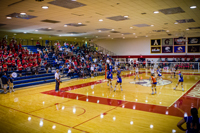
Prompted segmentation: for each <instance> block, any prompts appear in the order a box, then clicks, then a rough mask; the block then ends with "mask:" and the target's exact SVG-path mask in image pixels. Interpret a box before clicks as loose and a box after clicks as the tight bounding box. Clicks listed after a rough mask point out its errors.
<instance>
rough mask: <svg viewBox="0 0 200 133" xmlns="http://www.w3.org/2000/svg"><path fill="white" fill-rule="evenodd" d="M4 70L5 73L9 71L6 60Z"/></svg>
mask: <svg viewBox="0 0 200 133" xmlns="http://www.w3.org/2000/svg"><path fill="white" fill-rule="evenodd" d="M3 71H4V72H5V73H7V71H8V66H7V64H6V63H5V62H4V63H3Z"/></svg>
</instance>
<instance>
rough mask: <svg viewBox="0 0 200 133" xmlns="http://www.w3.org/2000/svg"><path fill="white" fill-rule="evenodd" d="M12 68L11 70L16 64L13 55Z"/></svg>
mask: <svg viewBox="0 0 200 133" xmlns="http://www.w3.org/2000/svg"><path fill="white" fill-rule="evenodd" d="M11 62H12V68H13V70H14V68H15V65H16V62H15V58H14V57H12V61H11Z"/></svg>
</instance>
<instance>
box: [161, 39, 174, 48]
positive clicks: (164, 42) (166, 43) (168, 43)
mask: <svg viewBox="0 0 200 133" xmlns="http://www.w3.org/2000/svg"><path fill="white" fill-rule="evenodd" d="M173 44H174V42H173V38H163V39H162V45H163V46H173Z"/></svg>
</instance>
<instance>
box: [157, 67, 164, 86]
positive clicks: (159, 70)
mask: <svg viewBox="0 0 200 133" xmlns="http://www.w3.org/2000/svg"><path fill="white" fill-rule="evenodd" d="M156 72H157V75H158V76H157V80H161V81H162V83H163V80H162V69H161V68H160V67H158V68H157V71H156Z"/></svg>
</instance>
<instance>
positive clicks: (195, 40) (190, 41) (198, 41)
mask: <svg viewBox="0 0 200 133" xmlns="http://www.w3.org/2000/svg"><path fill="white" fill-rule="evenodd" d="M188 44H200V37H188Z"/></svg>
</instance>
